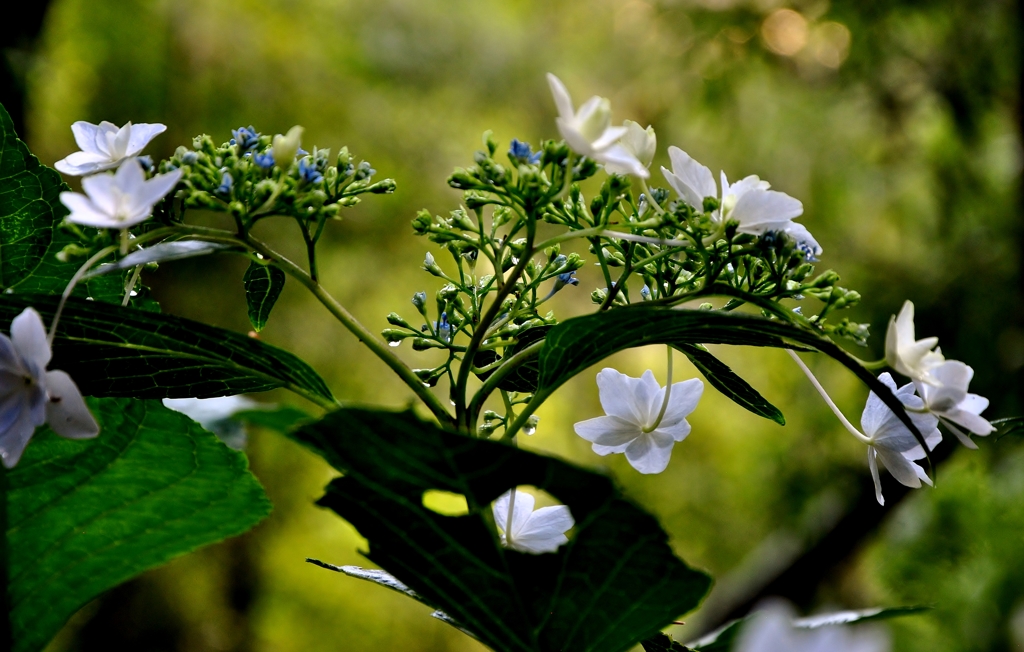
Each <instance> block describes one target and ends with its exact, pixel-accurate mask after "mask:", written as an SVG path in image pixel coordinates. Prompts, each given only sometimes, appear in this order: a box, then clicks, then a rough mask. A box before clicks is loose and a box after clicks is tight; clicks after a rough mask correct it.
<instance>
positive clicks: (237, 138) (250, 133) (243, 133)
mask: <svg viewBox="0 0 1024 652" xmlns="http://www.w3.org/2000/svg"><path fill="white" fill-rule="evenodd" d="M231 135H232V136H234V138H232V139H231V144H232V145H237V146H238V150H239V151H240V152H248V151H250V150H252V149H255V148H256V146H257V145H259V144H260V135H259V134H258V133H256V129H255V128H254V127H253V126H252V125H249V126H248V127H239V128H238V129H232V130H231Z"/></svg>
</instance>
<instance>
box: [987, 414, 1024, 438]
mask: <svg viewBox="0 0 1024 652" xmlns="http://www.w3.org/2000/svg"><path fill="white" fill-rule="evenodd" d="M992 425H993V426H995V427H996V439H1002V438H1003V437H1005V436H1007V435H1024V417H1006V418H1005V419H993V420H992Z"/></svg>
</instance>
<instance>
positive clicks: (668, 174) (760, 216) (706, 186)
mask: <svg viewBox="0 0 1024 652" xmlns="http://www.w3.org/2000/svg"><path fill="white" fill-rule="evenodd" d="M668 155H669V159H670V160H671V162H672V169H671V170H668V169H667V168H664V167H663V168H661V173H662V174H663V175H665V180H666V181H668V184H669V185H670V186H672V189H673V190H675V191H676V194H677V195H679V197H680V198H681V199H682V200H683V201H685V202H686V203H687V204H689V205H690V206H692V207H693V208H694V209H696V210H698V211H703V210H704V199H705V198H707V197H714V198H716V199H719V208H718V210H716V211H715V212H714V213H713V214H712V219H713V220H714V221H716V222H722V221H723V220H732V221H735V222H737V223H738V224H739V226H738V228H737V231H739V232H740V233H748V234H750V235H757V236H760V235H764V234H765V233H767V232H768V231H781V232H785V233H788V234H789V235H790V236H791V237H792V238H793V239H794V240H796V242H797V244H798V245H803V247H804V248H805V250H806V251H808V252H809V253H810V254H811V255H813V256H819V255H821V252H822V249H821V245H819V244H818V241H817V240H815V239H814V236H812V235H811V232H810V231H808V230H807V227H805V226H804V225H803V224H800V223H798V222H794V221H793V220H794V219H795V218H797V217H799V216H800V215H802V214H803V212H804V206H803V204H802V203H801V202H800V200H799V199H796V198H794V197H790V196H789V195H787V194H786V193H784V192H778V191H776V190H770V188H771V184H769V183H768V182H767V181H763V180H762V179H760V178H759V177H757V176H754V175H751V176H748V177H744V178H743V179H740V180H739V181H737V182H736V183H732V184H730V183H729V179H728V178H726V176H725V172H722V173H721V184H722V185H721V197H720V198H719V188H718V186H716V185H715V178H714V176H713V175H712V174H711V170H710V169H709V168H708V167H707V166H706V165H701V164H700V163H698V162H697V161H695V160H694V159H693V157H692V156H690V155H689V154H687V153H686V152H684V151H683V150H681V149H679V148H678V147H669V148H668Z"/></svg>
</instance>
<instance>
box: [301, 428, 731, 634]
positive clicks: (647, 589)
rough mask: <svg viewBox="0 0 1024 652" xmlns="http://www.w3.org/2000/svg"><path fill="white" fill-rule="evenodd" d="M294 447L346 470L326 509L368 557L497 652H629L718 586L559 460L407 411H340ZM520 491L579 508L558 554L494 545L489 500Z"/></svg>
mask: <svg viewBox="0 0 1024 652" xmlns="http://www.w3.org/2000/svg"><path fill="white" fill-rule="evenodd" d="M292 437H294V438H295V439H297V440H298V441H300V442H302V443H304V444H306V445H308V446H309V447H311V448H313V449H314V450H315V451H317V452H318V453H319V454H320V455H322V456H323V457H324V458H325V459H326V460H327V461H328V462H329V463H331V464H332V465H333V466H334V467H335V468H337V469H338V470H339V471H341V472H342V473H344V477H341V478H338V479H336V480H334V481H333V482H331V484H330V485H329V486H328V487H327V492H326V495H325V496H324V497H323V498H321V499H320V501H319V503H318V504H320V505H322V506H324V507H329V508H330V509H333V510H334V511H335V512H337V513H338V514H339V515H340V516H341V517H342V518H344V519H346V520H347V521H349V522H350V523H352V524H353V525H354V526H355V527H356V528H357V529H358V530H359V532H360V533H361V534H362V535H363V536H364V537H366V539H367V540H368V541H369V552H368V553H367V557H368V558H369V559H370V560H371V561H373V562H374V563H376V564H377V565H379V566H380V567H381V568H383V569H384V570H386V571H388V572H389V573H391V574H392V575H393V576H394V577H395V578H397V579H398V581H399V582H401V583H402V584H403V585H404V586H405V587H407V588H408V589H410V590H412V591H414V592H415V593H416V594H417V595H418V596H420V597H421V598H422V600H423V601H424V602H426V603H427V604H429V605H430V606H432V607H434V608H435V609H439V610H441V611H443V612H444V613H445V614H447V615H448V616H449V617H450V618H451V619H452V620H453V621H454V623H457V625H458V626H459V627H461V628H463V629H465V630H466V631H468V632H470V633H472V635H473V636H475V637H477V638H479V639H480V641H482V642H483V643H484V644H486V645H488V646H490V647H492V648H493V649H495V650H501V651H506V650H507V651H512V650H516V651H537V652H540V651H545V652H546V651H555V650H565V651H577V650H587V651H591V652H600V651H605V650H607V651H609V652H611V651H619V650H625V649H627V648H629V647H630V646H631V645H633V644H635V643H637V642H639V641H640V640H642V639H644V638H646V637H649V636H651V635H653V634H654V633H656V632H657V631H658V630H659V629H660V628H662V627H664V626H665V625H667V624H668V623H670V622H672V620H673V619H674V618H676V617H677V616H678V615H679V614H681V613H685V612H687V611H690V610H692V609H693V608H694V607H696V606H697V605H698V604H699V602H700V600H701V598H702V597H703V596H704V594H705V593H706V592H707V590H708V588H709V586H710V583H711V581H710V578H709V577H708V576H707V575H705V574H704V573H701V572H698V571H695V570H692V569H690V568H689V567H687V566H686V565H685V564H684V563H683V562H682V561H680V560H679V559H677V558H676V557H675V556H674V555H673V554H672V551H671V548H670V547H669V545H668V540H667V536H666V534H665V533H664V531H662V529H661V528H660V526H659V525H658V523H657V521H655V519H654V518H653V517H651V516H650V515H648V514H647V513H645V512H644V511H642V510H641V509H640V508H639V507H637V506H635V505H634V504H632V503H631V502H629V501H628V500H626V499H625V498H624V497H622V495H621V494H620V493H619V491H618V489H616V487H615V486H614V484H613V483H612V482H611V480H609V479H608V478H607V477H605V476H602V475H599V474H596V473H593V472H590V471H586V470H583V469H580V468H578V467H575V466H572V465H570V464H567V463H566V462H562V461H560V460H557V459H555V458H551V457H545V456H541V455H537V454H534V453H530V452H527V451H522V450H519V449H516V448H514V447H512V446H508V445H505V444H501V443H498V442H491V441H485V440H480V439H473V438H469V437H466V436H463V435H459V434H455V433H453V432H448V431H445V430H442V429H440V428H438V427H437V426H435V425H432V424H428V423H424V422H423V421H420V420H419V419H418V418H417V417H416V416H415V415H413V414H412V413H409V412H406V413H389V412H373V411H368V410H358V409H341V410H338V411H336V412H333V413H331V414H328V415H327V416H326V417H324V418H323V419H322V420H321V421H319V422H317V423H315V424H311V425H308V426H305V427H303V428H300V429H299V430H298V431H296V432H295V433H293V434H292ZM524 485H532V486H534V487H537V488H538V489H541V490H543V491H546V492H549V493H550V494H552V495H553V496H554V497H555V498H556V499H558V500H559V501H561V502H563V503H564V504H566V505H568V506H569V509H570V510H571V512H572V515H573V517H574V519H575V521H576V526H575V528H574V530H573V532H572V534H571V535H570V536H571V539H570V542H569V543H568V544H566V545H564V546H562V547H561V548H559V550H558V551H557V552H555V553H549V554H542V555H531V554H524V553H520V552H516V551H512V550H506V549H504V548H503V547H501V545H500V543H499V540H498V537H497V533H496V530H495V526H494V523H493V520H492V517H491V511H490V503H491V502H492V501H494V500H495V499H496V498H498V496H500V495H501V494H502V493H504V492H505V491H507V490H509V489H510V488H511V487H513V486H524ZM430 490H438V491H446V492H451V493H457V494H461V495H463V496H464V497H465V498H466V501H467V504H468V505H469V510H470V511H469V514H467V515H463V516H443V515H441V514H438V513H436V512H434V511H431V510H430V509H428V508H426V507H424V506H423V503H422V500H423V495H424V493H425V492H427V491H430Z"/></svg>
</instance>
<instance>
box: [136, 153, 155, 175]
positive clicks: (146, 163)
mask: <svg viewBox="0 0 1024 652" xmlns="http://www.w3.org/2000/svg"><path fill="white" fill-rule="evenodd" d="M137 160H138V161H139V165H141V166H142V169H143V170H145V171H146V172H149V171H150V170H152V169H153V157H152V156H150V155H149V154H147V155H145V156H140V157H139V158H138V159H137Z"/></svg>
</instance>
